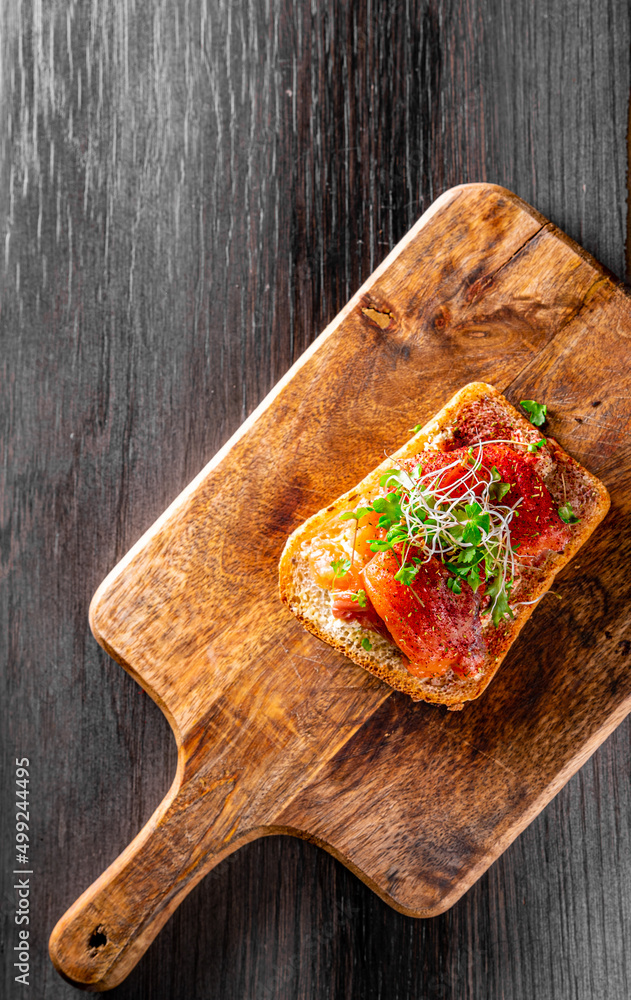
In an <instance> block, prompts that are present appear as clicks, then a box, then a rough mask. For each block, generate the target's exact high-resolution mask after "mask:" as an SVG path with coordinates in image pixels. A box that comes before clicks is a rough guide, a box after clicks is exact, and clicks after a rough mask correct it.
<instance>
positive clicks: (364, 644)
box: [362, 635, 372, 649]
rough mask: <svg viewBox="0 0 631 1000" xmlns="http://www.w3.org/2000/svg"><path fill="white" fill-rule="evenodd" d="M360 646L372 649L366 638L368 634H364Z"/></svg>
mask: <svg viewBox="0 0 631 1000" xmlns="http://www.w3.org/2000/svg"><path fill="white" fill-rule="evenodd" d="M362 646H363V648H364V649H372V643H371V641H370V639H369V638H368V636H366V635H365V636H364V638H363V639H362Z"/></svg>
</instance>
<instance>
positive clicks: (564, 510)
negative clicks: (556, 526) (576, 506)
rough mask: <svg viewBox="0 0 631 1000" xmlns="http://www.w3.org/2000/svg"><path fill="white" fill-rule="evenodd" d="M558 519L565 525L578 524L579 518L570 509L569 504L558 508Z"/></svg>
mask: <svg viewBox="0 0 631 1000" xmlns="http://www.w3.org/2000/svg"><path fill="white" fill-rule="evenodd" d="M559 517H560V518H561V520H562V521H565V523H566V524H578V522H579V521H580V517H577V516H576V514H575V513H574V511H573V510H572V507H571V506H570V504H569V503H567V502H566V503H564V504H563V506H562V507H559Z"/></svg>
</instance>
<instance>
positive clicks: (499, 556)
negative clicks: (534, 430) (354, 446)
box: [341, 438, 545, 625]
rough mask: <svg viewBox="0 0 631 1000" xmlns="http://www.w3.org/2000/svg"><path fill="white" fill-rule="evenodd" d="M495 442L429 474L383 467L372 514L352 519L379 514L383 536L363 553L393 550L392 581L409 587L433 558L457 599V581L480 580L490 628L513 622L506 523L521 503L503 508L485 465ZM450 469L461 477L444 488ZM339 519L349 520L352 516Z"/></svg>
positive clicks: (495, 474) (502, 492)
mask: <svg viewBox="0 0 631 1000" xmlns="http://www.w3.org/2000/svg"><path fill="white" fill-rule="evenodd" d="M496 443H505V442H503V441H502V442H500V441H497V442H495V441H488V442H487V441H485V442H481V443H479V444H476V445H472V446H471V447H470V448H469V449H468V450H467V453H466V455H465V458H464V460H463V459H461V458H460V457H459V458H458V459H456V460H455V461H453V462H451V464H448V465H445V466H443V468H441V469H438V470H435V471H433V472H423V466H422V461H421V462H420V463H419V464H418V465H417V466H416V467H415V468H414V469H413V470H412V473H409V472H406V471H405V470H404V469H399V468H392V469H389V470H388V471H387V472H385V473H383V474H382V476H381V478H380V486H381V488H382V489H385V490H387V491H388V492H386V493H385V495H382V496H379V497H377V498H376V499H375V501H374V503H373V506H372V508H365V507H364V508H359V510H358V511H356V512H355V513H357V514H359V512H360V511H361V512H362V516H363V514H364V513H367V512H368V511H369V510H370V509H372V510H374V511H375V512H376V513H378V514H379V515H380V517H379V521H378V526H379V527H380V528H382V529H383V530H384V531H385V538H374V539H372V541H371V542H370V548H371V550H372V551H373V552H387V551H389V550H393V554H394V556H395V558H396V559H397V562H398V563H399V569H398V571H397V573H396V574H395V577H394V578H395V580H397V581H398V582H399V583H402V584H404V585H405V586H411V585H412V583H413V581H414V579H415V577H416V576H417V574H418V571H419V566H421V565H423V564H425V563H429V562H430V560H431V559H432V558H438V559H440V560H441V561H442V562H443V564H444V565H445V566H446V568H447V569H448V570H449V573H450V576H449V577H448V580H447V586H448V588H449V589H450V590H451V591H452V593H454V594H456V595H458V594H460V593H462V584H463V582H466V583H467V584H468V585H469V586H470V587H471V589H472V590H473V591H474V592H476V591H477V590H478V589H479V588H480V586H481V584H482V582H484V585H485V592H486V595H487V596H488V597H489V598H490V599H491V604H490V612H491V616H492V620H493V623H494V624H495V625H499V624H500V622H501V621H502V619H504V618H506V617H511V618H512V617H514V615H513V612H512V611H511V609H510V606H509V599H510V592H511V587H512V586H513V581H514V579H515V576H516V561H515V556H516V549H517V546H512V545H511V540H510V524H511V521H512V519H513V518H514V517H516V516H518V509H517V508H518V507H519V505H520V504H521V502H522V500H521V497H520V498H519V499H517V501H516V502H515V503H513V504H511V503H506V502H505V497H506V496H507V494H508V493H509V492H510V489H511V484H510V483H505V482H502V478H501V475H500V473H499V471H498V469H497V467H496V466H494V465H493V466H491V468H488V467H487V466H486V465H485V464H484V452H483V444H496ZM506 443H510V444H519V443H521V442H506ZM542 444H545V438H544V439H542V441H540V442H539V445H542ZM527 447H530V446H527ZM453 469H458V470H462V474H461V475H459V476H457V477H456V478H455V479H453V477H448V478H449V479H451V481H450V482H449V483H448V485H445V486H443V485H442V483H443V481H444V477H445V474H446V473H448V472H450V471H451V470H453ZM341 516H342V517H343V518H345V519H349V518H350V517H351V516H352V514H343V515H341ZM413 593H414V591H413ZM421 603H422V602H421Z"/></svg>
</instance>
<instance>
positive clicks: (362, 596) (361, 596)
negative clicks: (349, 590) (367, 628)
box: [351, 590, 367, 608]
mask: <svg viewBox="0 0 631 1000" xmlns="http://www.w3.org/2000/svg"><path fill="white" fill-rule="evenodd" d="M351 601H356V602H357V604H359V606H360V608H365V607H366V604H367V597H366V591H365V590H358V591H357V593H356V594H351Z"/></svg>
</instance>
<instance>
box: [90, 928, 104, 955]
mask: <svg viewBox="0 0 631 1000" xmlns="http://www.w3.org/2000/svg"><path fill="white" fill-rule="evenodd" d="M105 944H107V935H106V933H105V928H104V927H103V925H102V924H99V926H98V927H95V929H94V930H93V931H92V933H91V934H90V940H89V941H88V947H89V948H90V950H91V951H98V949H99V948H102V947H103V945H105Z"/></svg>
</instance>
